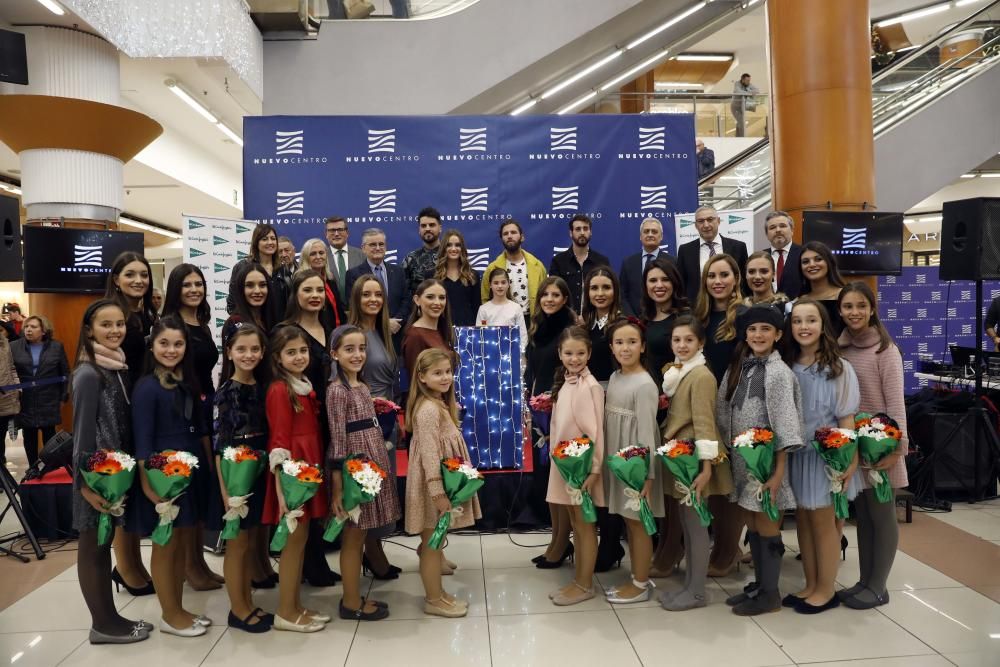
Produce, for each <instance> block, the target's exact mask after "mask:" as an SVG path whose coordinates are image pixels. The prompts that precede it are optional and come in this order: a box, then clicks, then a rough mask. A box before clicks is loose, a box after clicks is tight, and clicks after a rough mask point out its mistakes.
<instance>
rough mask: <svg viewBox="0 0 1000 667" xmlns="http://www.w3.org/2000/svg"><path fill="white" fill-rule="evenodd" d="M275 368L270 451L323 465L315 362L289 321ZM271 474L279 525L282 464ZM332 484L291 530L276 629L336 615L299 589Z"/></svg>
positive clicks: (300, 627) (269, 502) (301, 627)
mask: <svg viewBox="0 0 1000 667" xmlns="http://www.w3.org/2000/svg"><path fill="white" fill-rule="evenodd" d="M270 348H271V369H272V372H273V377H274V382H272V383H271V386H270V387H268V390H267V399H266V404H265V405H266V408H265V409H266V412H267V422H268V427H269V430H270V437H269V438H268V442H267V451H268V452H269V453H270V452H273V451H275V450H277V449H283V450H286V451H288V452H289V455H290V457H291V458H292V459H302V460H304V461H307V462H308V463H311V464H313V465H315V466H317V467H320V468H321V467H322V465H323V444H322V441H321V439H320V429H319V417H318V415H319V410H320V404H319V401H317V399H316V392H315V391H313V388H312V384H311V383H310V382H309V378H307V377H306V376H305V370H306V368H307V367H308V366H309V343H308V341H306V339H305V337H304V336H303V333H302V329H300V328H299V327H295V326H283V327H281V328H279V329H278V330H277V331H276V332H275V333H274V335H273V336H272V337H271V345H270ZM271 472H272V474H271V475H268V477H267V497H266V498H265V500H264V517H263V520H264V523H268V524H277V523H278V521H280V520H281V519H282V517H284V515H285V514H287V513H288V508H287V507H286V506H285V499H284V497H283V496H282V495H281V490H280V487H279V485H280V481H279V478H278V475H277V468H273V469H272V471H271ZM327 507H329V501H328V500H327V493H326V485H321V486H320V488H319V491H317V492H316V495H314V496H313V497H312V498H311V499H310V500H309V501H307V502H306V504H305V505H303V506H302V508H301V509H302V510H303V512H304V514H303V516H301V517H299V524H300V525H299V528H298V530H295V531H293V532H292V533H291V535H289V537H288V543H287V544H286V546H285V549H284V551H283V552H282V554H281V560H280V561H279V563H278V577H279V581H280V586H279V588H280V591H279V593H280V595H279V601H278V610H277V613H276V614H275V617H274V629H275V630H290V631H293V632H317V631H319V630H322V629H323V628H324V627H325V624H326V623H328V622H329V621H330V618H331V617H330V616H329V615H327V614H321V613H319V612H316V611H310V610H308V609H306V608H305V607H303V606H302V601H301V599H300V597H299V588H300V586H301V580H302V560H303V554H304V550H305V545H306V537H307V536H308V535H309V521H311V520H313V519H324V518H326V516H327Z"/></svg>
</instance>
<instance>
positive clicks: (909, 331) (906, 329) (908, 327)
mask: <svg viewBox="0 0 1000 667" xmlns="http://www.w3.org/2000/svg"><path fill="white" fill-rule="evenodd" d="M903 335H904V336H912V335H913V325H912V324H904V325H903Z"/></svg>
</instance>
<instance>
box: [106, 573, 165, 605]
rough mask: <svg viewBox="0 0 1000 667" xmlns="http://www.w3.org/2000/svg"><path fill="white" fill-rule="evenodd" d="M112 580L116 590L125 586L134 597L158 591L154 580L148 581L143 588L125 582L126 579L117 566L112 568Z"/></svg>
mask: <svg viewBox="0 0 1000 667" xmlns="http://www.w3.org/2000/svg"><path fill="white" fill-rule="evenodd" d="M111 581H113V582H115V592H119V591H121V587H124V588H125V590H126V591H128V593H129V595H131V596H132V597H137V598H138V597H142V596H144V595H153V594H154V593H156V589H155V588H154V587H153V582H152V581H150V582H148V583H147V584H146V585H145V586H143V587H142V588H132V587H131V586H129V585H128V584H127V583H125V579H124V578H123V577H122V575H121V573H120V572H119V571H118V568H117V567H116V568H114V569H112V570H111Z"/></svg>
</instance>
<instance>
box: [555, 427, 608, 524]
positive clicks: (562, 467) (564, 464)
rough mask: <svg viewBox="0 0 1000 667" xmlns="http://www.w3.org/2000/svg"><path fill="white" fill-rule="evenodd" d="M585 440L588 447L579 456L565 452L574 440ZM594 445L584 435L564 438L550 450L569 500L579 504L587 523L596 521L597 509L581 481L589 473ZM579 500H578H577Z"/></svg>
mask: <svg viewBox="0 0 1000 667" xmlns="http://www.w3.org/2000/svg"><path fill="white" fill-rule="evenodd" d="M582 441H586V442H587V443H589V444H590V447H589V448H588V449H587V450H586V451H585V452H583V453H582V454H581V455H579V456H570V455H568V454H567V453H566V451H567V448H568V447H570V446H571V445H572V444H574V443H575V442H582ZM593 456H594V445H593V443H592V442H590V438H588V437H587V436H586V435H584V436H582V437H580V438H577V439H576V440H566V441H563V442H560V443H559V444H558V445H556V448H555V449H553V450H552V463H553V464H554V465H555V467H556V470H558V471H559V474H560V475H562V478H563V481H565V482H566V487H567V489H566V490H567V491H568V492H569V494H570V500H571V501H572V503H573V504H574V505H579V506H580V513H581V514H582V515H583V520H584V521H586V522H587V523H597V509H595V507H594V499H593V498H591V497H590V493H589V492H587V491H584V490H583V483H584V482H585V481H587V476H588V475H590V468H591V465H592V464H593V460H594V459H593ZM577 500H579V502H577Z"/></svg>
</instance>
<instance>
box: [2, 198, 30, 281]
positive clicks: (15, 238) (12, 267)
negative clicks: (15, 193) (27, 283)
mask: <svg viewBox="0 0 1000 667" xmlns="http://www.w3.org/2000/svg"><path fill="white" fill-rule="evenodd" d="M21 280H24V267H23V266H22V264H21V205H20V202H18V200H17V199H15V198H14V197H6V196H0V282H20V281H21Z"/></svg>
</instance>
